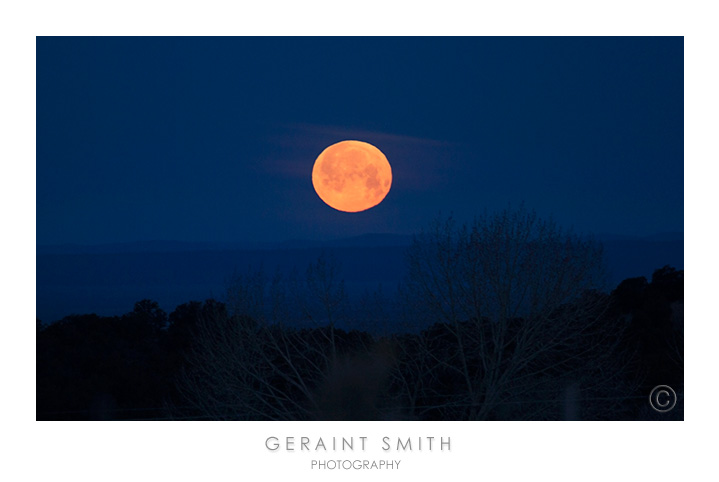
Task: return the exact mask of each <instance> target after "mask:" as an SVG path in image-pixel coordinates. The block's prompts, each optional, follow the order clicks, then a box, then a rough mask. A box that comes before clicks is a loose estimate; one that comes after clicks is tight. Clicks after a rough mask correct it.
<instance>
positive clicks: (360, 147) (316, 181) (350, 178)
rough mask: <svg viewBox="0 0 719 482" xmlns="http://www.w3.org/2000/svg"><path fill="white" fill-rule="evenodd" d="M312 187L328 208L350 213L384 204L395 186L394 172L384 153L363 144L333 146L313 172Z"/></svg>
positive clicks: (358, 142) (320, 159)
mask: <svg viewBox="0 0 719 482" xmlns="http://www.w3.org/2000/svg"><path fill="white" fill-rule="evenodd" d="M312 185H313V186H314V188H315V191H317V195H318V196H319V197H320V199H322V200H323V201H324V202H325V203H327V204H328V205H329V206H331V207H333V208H335V209H337V210H338V211H344V212H348V213H356V212H360V211H365V210H367V209H369V208H371V207H374V206H376V205H378V204H379V203H381V202H382V200H383V199H384V198H385V196H387V193H388V192H389V188H390V187H391V186H392V168H391V167H390V165H389V161H387V158H386V157H385V155H384V154H382V151H380V150H379V149H377V148H376V147H375V146H373V145H372V144H368V143H366V142H362V141H342V142H338V143H337V144H332V145H331V146H329V147H328V148H326V149H325V150H324V151H322V153H321V154H320V155H319V157H318V158H317V160H316V161H315V165H314V167H313V168H312Z"/></svg>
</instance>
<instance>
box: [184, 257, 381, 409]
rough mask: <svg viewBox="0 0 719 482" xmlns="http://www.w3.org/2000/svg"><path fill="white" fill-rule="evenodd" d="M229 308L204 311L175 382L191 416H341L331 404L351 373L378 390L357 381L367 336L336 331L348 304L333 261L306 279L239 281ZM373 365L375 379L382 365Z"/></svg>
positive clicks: (316, 266)
mask: <svg viewBox="0 0 719 482" xmlns="http://www.w3.org/2000/svg"><path fill="white" fill-rule="evenodd" d="M227 301H228V307H229V310H210V311H207V312H203V316H202V317H201V319H200V320H198V323H197V328H196V331H195V334H194V339H193V348H192V351H191V353H190V354H189V356H188V357H187V360H186V364H185V369H184V371H183V374H182V376H181V377H180V379H179V380H178V383H177V386H178V391H179V392H180V394H181V396H182V398H183V400H184V402H185V403H186V404H188V406H189V407H190V408H191V410H192V411H193V412H194V413H196V414H200V416H201V417H203V418H210V419H215V420H218V419H270V420H302V419H315V418H327V417H340V416H342V415H341V414H342V413H343V412H342V411H341V410H338V409H337V407H336V406H335V405H336V404H338V403H341V402H342V401H343V400H345V398H343V397H339V396H338V394H340V392H342V391H347V390H348V387H347V386H345V388H344V389H342V390H339V389H338V388H337V386H338V385H340V384H341V383H343V381H342V380H343V378H347V376H348V374H349V375H351V376H353V377H354V380H355V381H354V382H353V383H354V385H361V384H362V383H367V385H368V387H369V386H370V385H371V386H372V390H374V392H377V391H378V390H379V388H378V386H377V379H378V376H374V377H372V379H370V378H368V377H363V376H359V375H358V374H357V373H358V371H357V368H356V367H357V366H358V365H361V364H363V363H366V362H367V360H368V359H369V358H367V356H364V355H363V354H365V355H368V354H369V351H368V347H369V346H371V345H372V339H371V337H369V336H367V335H361V334H352V333H349V334H348V333H346V332H344V331H342V330H338V329H337V327H336V325H337V323H338V322H340V321H342V320H344V318H345V317H346V313H347V303H348V301H347V297H346V294H345V291H344V286H343V282H342V280H341V279H340V270H339V266H338V264H337V263H336V261H335V260H334V259H332V258H331V257H329V256H327V255H322V256H320V258H319V259H318V260H317V261H316V262H315V263H313V264H311V265H310V266H309V267H308V269H307V271H306V274H305V277H304V278H303V279H300V278H299V277H298V276H296V275H293V276H291V277H290V278H289V279H285V278H283V277H282V275H281V274H280V273H276V275H275V276H274V278H273V279H272V280H269V281H268V280H267V278H266V277H265V276H264V274H263V273H262V271H258V272H255V273H250V274H246V275H237V276H235V279H234V280H233V281H232V282H231V283H230V288H229V291H228V295H227ZM298 326H305V327H311V328H305V329H301V328H298ZM368 356H369V355H368ZM371 360H372V361H373V363H374V365H373V366H375V372H376V375H377V374H379V372H380V371H381V368H382V367H383V365H382V363H381V358H378V357H376V356H375V357H371ZM349 388H352V387H349ZM352 390H354V391H355V393H364V392H367V393H369V392H368V391H364V390H359V391H358V387H354V388H352ZM366 413H370V412H366ZM328 414H329V415H328Z"/></svg>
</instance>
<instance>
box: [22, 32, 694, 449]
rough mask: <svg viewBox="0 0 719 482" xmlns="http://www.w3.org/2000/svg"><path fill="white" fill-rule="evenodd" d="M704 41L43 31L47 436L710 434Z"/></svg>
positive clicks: (41, 221)
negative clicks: (697, 403)
mask: <svg viewBox="0 0 719 482" xmlns="http://www.w3.org/2000/svg"><path fill="white" fill-rule="evenodd" d="M684 48H685V45H684V37H682V36H606V37H599V36H506V37H497V36H451V37H448V36H366V37H364V36H363V37H360V36H343V37H337V36H216V37H215V36H187V37H185V36H179V37H174V36H122V37H121V36H37V37H36V39H35V49H36V58H35V69H36V72H35V77H36V107H35V114H36V139H35V146H36V172H35V176H36V196H35V199H36V246H35V251H36V253H35V262H36V273H35V274H36V286H35V288H36V342H35V348H36V353H35V357H36V367H35V377H36V378H35V385H36V386H35V389H36V391H35V397H36V405H35V419H36V421H37V422H38V423H39V424H40V425H42V424H45V423H46V422H47V421H100V420H114V421H123V423H125V422H129V421H171V422H180V425H181V426H187V425H188V422H190V421H240V422H245V421H261V422H268V421H280V422H293V421H305V422H306V421H317V422H328V421H338V422H340V421H345V422H347V421H363V422H365V421H367V422H369V421H373V422H374V421H378V422H399V421H406V422H412V423H415V422H416V423H419V424H420V425H414V426H422V425H421V424H422V423H424V422H465V421H466V422H472V423H474V422H483V421H500V422H505V421H530V422H534V421H655V422H658V421H667V422H669V421H673V422H676V421H684V212H685V211H684V193H685V191H684V182H685V178H684V61H685V58H684ZM164 425H165V426H167V427H170V426H174V425H175V424H172V423H167V424H164ZM663 425H666V424H663ZM233 426H242V425H233ZM481 426H482V425H480V424H478V425H476V427H481ZM275 432H276V431H275ZM291 435H293V436H296V438H295V439H293V441H292V443H293V444H294V446H296V447H297V450H301V449H302V448H303V447H304V448H307V450H312V451H315V450H317V449H318V447H320V446H321V445H329V444H330V443H340V444H350V445H352V444H354V446H355V449H356V447H357V446H360V445H361V444H363V443H364V440H362V437H360V435H362V434H361V433H354V434H352V433H350V432H347V433H345V434H336V435H337V438H336V440H334V439H332V437H324V439H323V438H319V440H318V438H317V437H314V436H313V437H309V436H307V437H305V436H304V434H303V433H295V434H291ZM328 435H330V434H328ZM343 435H344V436H345V437H344V438H343ZM388 435H389V436H388V437H386V438H387V440H386V441H385V440H383V439H382V438H378V439H377V440H375V441H374V442H373V443H375V444H380V446H381V444H382V443H387V444H389V445H392V447H393V448H396V449H397V450H399V447H400V446H406V444H407V443H408V442H412V443H413V444H414V445H413V447H414V448H413V449H410V450H417V445H416V444H417V443H419V444H420V445H419V446H420V447H421V444H422V443H425V444H427V443H429V444H432V442H433V440H434V444H435V446H434V450H441V449H442V448H443V447H444V444H445V442H446V445H447V446H449V442H448V440H449V439H448V438H445V439H442V438H441V437H440V436H439V435H438V436H437V437H436V438H435V439H432V437H424V435H426V434H422V437H419V438H416V437H414V438H413V439H409V438H408V436H407V434H397V433H389V434H388ZM270 436H277V437H279V435H278V434H277V433H274V432H273V433H269V432H268V433H267V434H266V435H265V436H264V437H262V440H261V441H260V442H257V443H258V444H259V445H261V446H262V449H263V450H265V448H266V449H267V450H269V451H272V450H275V449H277V450H280V451H285V450H287V444H288V442H287V440H285V439H284V438H275V439H274V440H271V438H268V437H270ZM350 436H351V437H350ZM390 436H391V437H390ZM345 439H346V440H345ZM455 443H456V442H455ZM389 445H388V446H389ZM273 447H274V449H273ZM426 447H427V446H426V445H425V448H426ZM429 448H430V449H432V446H431V445H430V446H429Z"/></svg>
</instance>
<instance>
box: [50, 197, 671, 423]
mask: <svg viewBox="0 0 719 482" xmlns="http://www.w3.org/2000/svg"><path fill="white" fill-rule="evenodd" d="M407 259H408V267H409V268H408V276H407V279H406V281H405V282H404V283H403V285H402V286H401V287H400V289H399V290H398V293H397V295H396V296H394V297H393V298H392V299H391V300H390V299H388V298H387V297H386V296H384V295H383V294H382V293H381V292H380V291H378V292H376V293H368V294H367V296H365V297H364V298H363V300H362V302H361V303H359V305H357V304H354V305H352V304H351V303H349V301H348V300H347V297H346V294H345V293H344V289H343V285H342V281H341V277H340V273H339V267H338V266H337V265H336V264H335V263H333V262H332V260H328V259H326V258H320V259H318V260H317V262H316V263H314V264H313V265H311V266H310V267H309V268H308V269H307V272H306V273H305V276H304V277H302V278H300V277H299V276H292V277H289V278H282V277H281V276H279V275H278V276H275V277H274V278H272V279H269V280H268V279H266V278H265V277H264V276H263V275H262V273H256V274H252V275H243V276H237V277H236V278H235V279H234V281H233V282H232V283H230V286H229V288H228V293H227V296H226V298H225V299H223V301H222V302H220V301H216V300H206V301H204V302H194V301H193V302H189V303H185V304H182V305H180V306H178V307H176V308H175V310H174V311H173V312H172V313H170V314H169V315H167V314H166V313H165V312H164V311H163V310H162V309H160V307H159V306H158V304H157V303H155V302H153V301H150V300H142V301H139V302H138V303H136V304H135V307H134V309H133V311H131V312H129V313H127V314H125V315H122V316H114V317H101V316H98V315H94V314H90V315H72V316H68V317H65V318H64V319H62V320H60V321H57V322H55V323H52V324H49V325H44V324H42V323H41V322H40V321H38V322H37V418H38V420H88V419H89V420H93V419H120V420H128V419H132V420H137V419H174V420H188V419H191V420H196V419H210V420H521V419H529V420H536V419H550V420H556V419H587V420H605V419H610V420H642V419H652V420H657V419H673V420H676V419H683V403H682V402H683V296H684V295H683V291H684V289H683V272H682V271H677V270H675V269H674V268H671V267H669V266H665V267H664V268H661V269H658V270H656V271H655V272H654V274H653V276H652V277H651V280H647V279H646V278H644V277H639V278H631V279H627V280H624V281H623V282H621V283H620V284H619V285H618V286H616V287H615V288H614V289H612V290H608V289H602V288H601V266H602V264H601V247H600V246H598V245H597V244H596V243H593V242H591V241H588V240H584V239H581V238H579V237H576V236H572V235H569V234H567V233H564V232H562V231H561V230H559V229H558V228H556V226H554V225H553V224H552V223H548V222H544V221H541V220H539V219H537V218H536V216H535V215H534V214H532V213H526V212H524V211H519V212H511V211H506V212H504V213H501V214H499V215H496V216H493V217H489V218H481V219H479V220H477V221H476V222H475V223H474V224H472V225H469V226H460V227H456V226H455V225H454V224H453V222H452V221H451V219H450V220H447V221H443V222H437V223H435V225H433V226H432V228H431V229H429V230H428V231H427V232H425V233H423V234H422V235H420V236H418V237H417V239H416V241H415V243H414V245H413V247H412V248H411V249H410V250H409V251H408V257H407ZM657 385H669V386H671V387H672V388H674V390H675V391H676V392H677V394H678V395H679V402H678V404H677V407H676V408H675V409H674V410H673V411H671V412H669V413H666V414H659V413H657V412H654V411H653V410H652V409H651V407H650V405H649V403H648V396H649V393H650V391H651V389H652V388H653V387H655V386H657Z"/></svg>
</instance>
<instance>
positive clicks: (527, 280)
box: [403, 209, 624, 420]
mask: <svg viewBox="0 0 719 482" xmlns="http://www.w3.org/2000/svg"><path fill="white" fill-rule="evenodd" d="M602 280H603V262H602V251H601V246H600V245H598V244H597V243H594V242H592V241H591V240H587V239H584V238H581V237H579V236H576V235H572V234H571V233H567V232H564V231H562V230H561V229H559V228H558V227H557V226H556V225H555V224H554V223H553V222H551V221H545V220H541V219H539V218H538V217H537V216H536V214H535V213H533V212H528V211H526V210H524V209H519V210H516V211H512V210H505V211H503V212H500V213H498V214H496V215H493V216H484V217H481V218H478V219H477V220H476V221H475V222H474V223H472V224H471V225H469V226H467V225H463V226H457V225H456V223H455V222H454V221H453V220H452V218H449V219H445V220H436V221H435V222H434V223H433V225H432V226H431V228H430V230H429V231H427V232H424V233H423V234H421V235H420V236H418V237H417V238H416V239H415V242H414V245H413V246H412V248H411V250H410V253H409V276H408V279H407V282H406V285H405V287H404V289H403V292H404V296H405V300H406V301H407V307H408V309H410V310H411V311H410V313H411V314H410V316H412V317H414V318H415V319H416V320H417V321H418V323H421V324H422V325H424V326H427V325H428V324H430V323H439V324H438V325H434V326H433V327H431V328H429V329H426V330H425V331H423V332H422V333H421V335H420V337H419V340H418V341H417V346H416V347H414V348H413V349H412V351H411V352H409V353H408V354H407V357H412V358H416V357H421V358H423V359H424V362H423V363H422V364H421V365H422V368H421V370H422V371H423V372H424V373H425V374H424V375H422V376H421V377H415V381H416V383H422V385H423V386H422V387H418V388H411V389H410V388H405V390H409V391H411V390H419V391H420V392H423V395H421V396H420V397H419V398H420V399H422V400H424V405H426V406H427V407H429V408H430V409H431V410H432V412H431V413H433V415H431V416H432V417H435V418H444V419H451V420H456V419H485V418H514V416H515V414H522V415H523V416H525V417H527V418H543V417H547V418H556V416H557V411H558V410H561V407H558V406H557V403H555V400H557V399H558V398H561V394H562V393H563V392H564V391H565V390H567V389H570V388H571V387H573V386H574V387H576V386H581V387H582V388H583V389H584V394H585V395H587V394H589V393H590V390H591V393H599V392H601V391H602V390H604V389H609V390H611V391H615V390H616V389H617V388H616V385H615V386H614V388H613V387H612V384H614V383H616V382H617V379H618V375H619V373H621V370H620V368H621V366H623V364H624V360H623V359H622V358H621V357H618V356H617V346H618V343H619V339H620V336H621V335H620V334H621V326H619V325H618V324H617V323H615V322H614V320H613V319H612V318H610V317H608V316H606V314H607V309H608V307H609V300H608V297H607V296H606V295H602V294H601V293H600V292H599V291H598V290H599V289H600V288H601V287H602ZM414 363H415V365H417V362H414ZM597 370H602V371H603V372H604V373H603V377H605V378H604V379H605V382H604V383H602V387H601V388H599V387H597V386H596V383H595V382H594V381H593V380H592V377H593V376H594V375H595V374H596V373H595V372H596V371H597ZM612 371H614V374H612ZM428 377H429V379H435V380H437V381H439V382H440V383H435V384H432V385H430V386H427V383H426V379H427V378H428ZM420 380H421V382H419V381H420ZM543 400H549V401H548V402H546V403H545V402H543ZM415 403H416V402H415ZM508 407H510V408H511V407H513V408H512V409H511V410H509V408H508ZM420 415H421V414H420Z"/></svg>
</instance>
